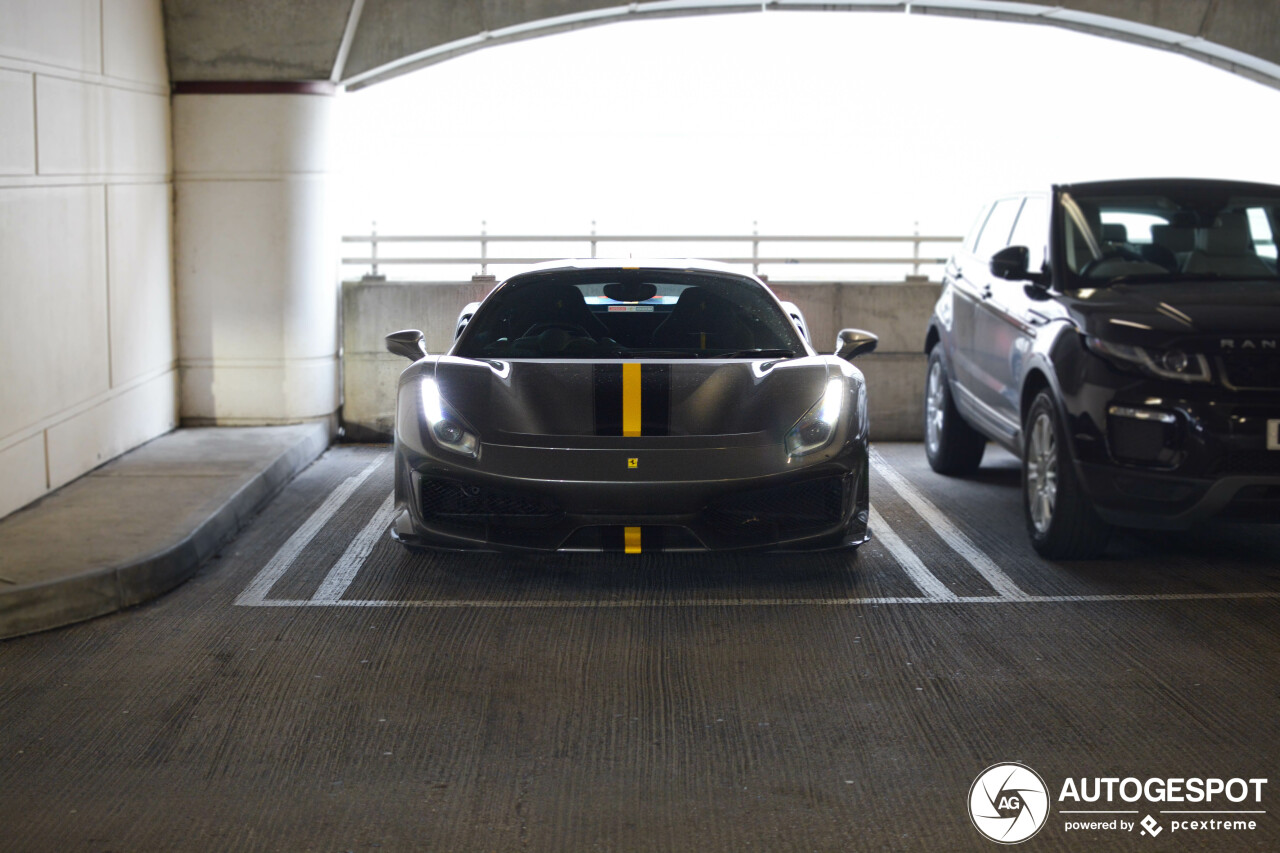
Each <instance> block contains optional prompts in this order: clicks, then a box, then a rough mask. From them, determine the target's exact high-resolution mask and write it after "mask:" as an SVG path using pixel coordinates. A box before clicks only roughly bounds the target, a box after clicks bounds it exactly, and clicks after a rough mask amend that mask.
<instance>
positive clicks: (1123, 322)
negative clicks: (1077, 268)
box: [1061, 281, 1280, 338]
mask: <svg viewBox="0 0 1280 853" xmlns="http://www.w3.org/2000/svg"><path fill="white" fill-rule="evenodd" d="M1061 301H1062V304H1063V305H1064V306H1065V307H1066V308H1067V310H1068V312H1070V314H1071V315H1072V317H1073V319H1074V320H1075V321H1076V323H1077V325H1078V326H1079V327H1080V329H1081V330H1082V331H1084V332H1085V334H1088V335H1094V336H1097V337H1101V338H1114V337H1117V335H1118V336H1119V337H1122V338H1123V337H1133V336H1134V335H1135V334H1139V335H1141V334H1142V333H1144V332H1145V333H1147V334H1148V335H1149V334H1150V333H1151V332H1154V333H1157V334H1162V335H1168V336H1178V337H1181V336H1202V335H1240V334H1250V333H1257V334H1266V333H1270V334H1275V333H1277V332H1280V284H1278V283H1277V282H1275V281H1201V282H1177V283H1170V284H1117V285H1112V286H1110V287H1102V288H1098V289H1096V290H1093V289H1088V288H1086V289H1081V290H1076V291H1071V292H1069V293H1067V294H1066V295H1065V296H1063V297H1061Z"/></svg>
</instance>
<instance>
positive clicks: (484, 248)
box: [480, 219, 489, 275]
mask: <svg viewBox="0 0 1280 853" xmlns="http://www.w3.org/2000/svg"><path fill="white" fill-rule="evenodd" d="M488 227H489V221H488V220H487V219H482V220H481V221H480V275H488V274H489V232H488V230H487V229H488Z"/></svg>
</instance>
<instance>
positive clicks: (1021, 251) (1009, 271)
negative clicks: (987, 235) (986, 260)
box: [991, 246, 1031, 281]
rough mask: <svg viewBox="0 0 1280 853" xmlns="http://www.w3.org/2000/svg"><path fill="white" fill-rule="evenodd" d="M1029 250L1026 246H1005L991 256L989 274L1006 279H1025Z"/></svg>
mask: <svg viewBox="0 0 1280 853" xmlns="http://www.w3.org/2000/svg"><path fill="white" fill-rule="evenodd" d="M1030 263H1031V252H1030V250H1029V249H1027V247H1026V246H1006V247H1005V248H1003V249H1001V250H1000V251H998V252H996V253H995V254H994V255H992V256H991V274H992V275H993V276H995V277H996V278H1003V279H1005V280H1007V281H1026V280H1027V277H1028V272H1029V270H1028V269H1027V267H1028V266H1029V265H1030Z"/></svg>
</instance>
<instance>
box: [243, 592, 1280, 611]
mask: <svg viewBox="0 0 1280 853" xmlns="http://www.w3.org/2000/svg"><path fill="white" fill-rule="evenodd" d="M1276 598H1280V592H1188V593H1178V592H1164V593H1161V592H1155V593H1119V594H1115V595H1025V596H1023V597H1021V598H1010V597H1008V596H1003V595H984V596H980V597H979V596H974V597H969V598H966V597H963V596H957V597H955V598H951V599H945V598H921V597H910V596H901V597H887V598H707V599H697V598H673V599H661V598H640V599H631V600H608V601H583V600H577V601H574V600H565V601H555V600H548V599H531V600H525V601H495V600H492V599H464V598H458V599H441V600H437V601H393V600H389V599H388V600H365V599H339V600H337V601H315V600H313V599H309V598H299V599H283V598H274V599H264V600H262V601H255V602H252V605H253V606H256V607H409V608H426V609H449V608H482V609H495V608H503V607H507V608H512V609H530V608H553V607H563V608H568V609H589V608H599V609H602V610H603V609H614V608H635V607H784V606H810V607H855V606H859V605H862V606H870V607H879V606H881V605H891V604H951V605H968V604H1009V605H1022V604H1079V603H1087V602H1101V603H1107V602H1116V603H1118V602H1126V601H1153V602H1160V601H1237V600H1252V599H1276Z"/></svg>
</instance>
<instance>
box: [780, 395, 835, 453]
mask: <svg viewBox="0 0 1280 853" xmlns="http://www.w3.org/2000/svg"><path fill="white" fill-rule="evenodd" d="M843 408H844V380H843V379H841V378H840V377H838V376H837V377H833V378H831V379H828V380H827V389H826V391H824V392H823V394H822V398H821V399H820V400H818V402H816V403H814V404H813V407H812V408H810V409H809V411H807V412H805V413H804V417H802V418H801V419H800V420H798V421H796V423H795V426H793V427H791V429H790V430H789V431H788V432H787V438H786V446H787V455H788V456H789V457H791V458H795V457H797V456H804V455H806V454H809V453H813V452H814V451H815V450H821V449H822V448H824V447H826V446H827V445H828V444H830V443H831V438H832V436H834V435H835V434H836V425H837V424H838V423H839V422H840V410H841V409H843Z"/></svg>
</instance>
